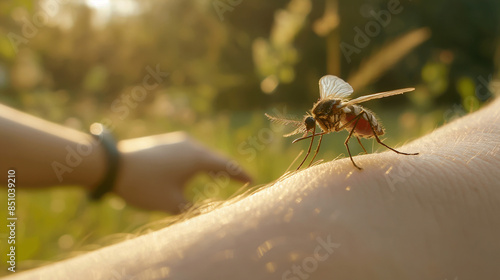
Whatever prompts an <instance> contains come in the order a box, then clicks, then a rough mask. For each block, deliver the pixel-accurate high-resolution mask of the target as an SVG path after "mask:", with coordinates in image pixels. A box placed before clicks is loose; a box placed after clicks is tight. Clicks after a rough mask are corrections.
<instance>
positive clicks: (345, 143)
mask: <svg viewBox="0 0 500 280" xmlns="http://www.w3.org/2000/svg"><path fill="white" fill-rule="evenodd" d="M360 118H361V114H359V115H357V116H356V121H355V122H354V125H353V127H352V129H351V132H349V136H347V139H345V142H344V145H345V147H346V148H347V152H348V153H349V158H350V159H351V161H352V164H353V165H354V167H356V168H357V169H359V170H362V169H363V168H361V167H359V166H358V165H357V164H356V163H355V162H354V159H353V158H352V155H351V150H350V149H349V139H351V136H352V133H353V132H354V130H355V129H356V125H358V121H359V119H360Z"/></svg>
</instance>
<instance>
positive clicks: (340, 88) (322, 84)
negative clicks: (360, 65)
mask: <svg viewBox="0 0 500 280" xmlns="http://www.w3.org/2000/svg"><path fill="white" fill-rule="evenodd" d="M353 91H354V90H353V89H352V87H351V85H350V84H348V83H346V82H345V81H344V80H342V79H341V78H339V77H337V76H333V75H326V76H323V77H322V78H321V79H320V80H319V96H320V98H321V99H324V98H338V99H344V98H346V97H348V96H349V95H351V93H352V92H353Z"/></svg>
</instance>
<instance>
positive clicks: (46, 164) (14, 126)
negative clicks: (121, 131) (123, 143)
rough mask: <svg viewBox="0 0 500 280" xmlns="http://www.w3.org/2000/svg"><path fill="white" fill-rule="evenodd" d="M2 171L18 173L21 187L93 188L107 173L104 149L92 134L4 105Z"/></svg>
mask: <svg viewBox="0 0 500 280" xmlns="http://www.w3.org/2000/svg"><path fill="white" fill-rule="evenodd" d="M0 127H1V128H2V137H0V147H1V152H0V154H1V161H0V166H1V169H2V170H7V169H8V168H14V169H16V172H17V174H18V176H17V177H16V179H17V180H18V186H20V187H45V186H56V185H72V184H73V185H75V184H76V185H81V186H85V187H87V188H93V187H94V186H95V185H96V184H97V183H98V182H99V180H100V179H101V178H102V177H103V175H104V172H105V160H106V159H105V155H104V151H103V148H102V147H101V146H100V145H96V143H97V142H96V141H93V139H92V137H91V136H90V135H88V134H85V133H81V132H78V131H76V130H73V129H69V128H66V127H64V126H61V125H57V124H54V123H50V122H47V121H44V120H42V119H39V118H36V117H33V116H30V115H27V114H25V113H22V112H19V111H16V110H14V109H11V108H9V107H6V106H4V105H0Z"/></svg>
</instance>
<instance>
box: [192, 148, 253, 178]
mask: <svg viewBox="0 0 500 280" xmlns="http://www.w3.org/2000/svg"><path fill="white" fill-rule="evenodd" d="M201 168H202V169H203V170H204V171H206V172H216V173H220V172H224V173H225V175H228V176H229V177H230V178H232V179H235V180H238V181H241V182H245V183H246V182H251V181H252V178H251V177H250V175H248V173H247V172H246V171H245V170H243V168H241V166H240V165H239V164H238V163H237V162H236V161H235V160H232V159H228V158H226V157H224V156H221V155H219V154H217V153H215V152H212V151H210V150H206V152H205V156H204V157H203V160H202V161H201Z"/></svg>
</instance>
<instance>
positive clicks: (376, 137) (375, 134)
mask: <svg viewBox="0 0 500 280" xmlns="http://www.w3.org/2000/svg"><path fill="white" fill-rule="evenodd" d="M365 114H366V113H365ZM366 117H367V118H368V116H366ZM368 123H369V124H370V127H371V128H372V131H373V136H375V139H376V140H377V142H378V143H379V144H380V145H382V146H384V147H386V148H387V149H389V150H391V151H393V152H396V153H398V154H401V155H407V156H415V155H418V153H403V152H400V151H398V150H396V149H393V148H391V147H389V146H387V145H386V144H384V142H382V141H381V140H380V138H378V135H377V133H376V132H375V128H373V125H372V123H371V122H368Z"/></svg>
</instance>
